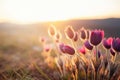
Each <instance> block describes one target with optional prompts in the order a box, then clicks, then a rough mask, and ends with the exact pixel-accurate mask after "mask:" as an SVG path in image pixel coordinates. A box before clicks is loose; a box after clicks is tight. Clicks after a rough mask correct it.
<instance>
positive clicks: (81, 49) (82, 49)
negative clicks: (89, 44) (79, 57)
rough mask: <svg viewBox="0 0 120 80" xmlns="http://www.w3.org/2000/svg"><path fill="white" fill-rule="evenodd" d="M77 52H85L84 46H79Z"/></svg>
mask: <svg viewBox="0 0 120 80" xmlns="http://www.w3.org/2000/svg"><path fill="white" fill-rule="evenodd" d="M79 52H80V53H82V54H86V50H85V46H82V47H81V48H79Z"/></svg>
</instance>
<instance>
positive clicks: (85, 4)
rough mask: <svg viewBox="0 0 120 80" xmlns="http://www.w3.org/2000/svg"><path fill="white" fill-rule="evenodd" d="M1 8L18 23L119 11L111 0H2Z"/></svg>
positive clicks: (109, 13)
mask: <svg viewBox="0 0 120 80" xmlns="http://www.w3.org/2000/svg"><path fill="white" fill-rule="evenodd" d="M1 8H2V11H1V12H2V13H3V15H2V17H4V18H5V19H6V20H8V21H14V22H19V23H30V22H38V21H56V20H66V19H73V18H81V19H86V18H87V19H88V18H103V17H113V16H112V15H115V16H118V13H119V12H118V9H119V8H118V4H117V2H113V0H3V1H2V6H1Z"/></svg>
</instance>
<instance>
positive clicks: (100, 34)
mask: <svg viewBox="0 0 120 80" xmlns="http://www.w3.org/2000/svg"><path fill="white" fill-rule="evenodd" d="M103 38H104V31H103V30H94V31H92V32H91V35H90V43H91V44H92V45H94V46H97V45H98V44H100V42H101V41H102V39H103Z"/></svg>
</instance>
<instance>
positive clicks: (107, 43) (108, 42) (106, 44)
mask: <svg viewBox="0 0 120 80" xmlns="http://www.w3.org/2000/svg"><path fill="white" fill-rule="evenodd" d="M112 41H113V38H112V37H110V38H108V39H103V42H102V43H103V46H104V47H105V48H106V49H110V48H111V44H112Z"/></svg>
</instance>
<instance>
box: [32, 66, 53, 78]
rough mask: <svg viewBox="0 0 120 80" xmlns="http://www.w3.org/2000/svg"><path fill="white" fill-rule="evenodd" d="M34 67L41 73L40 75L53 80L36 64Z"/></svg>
mask: <svg viewBox="0 0 120 80" xmlns="http://www.w3.org/2000/svg"><path fill="white" fill-rule="evenodd" d="M34 66H35V68H36V69H37V70H38V71H39V73H40V74H41V75H43V76H44V77H45V78H46V79H47V80H51V79H50V78H49V77H48V76H47V75H46V74H45V73H44V72H43V71H42V70H41V69H40V68H39V67H38V66H37V65H36V64H34Z"/></svg>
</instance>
